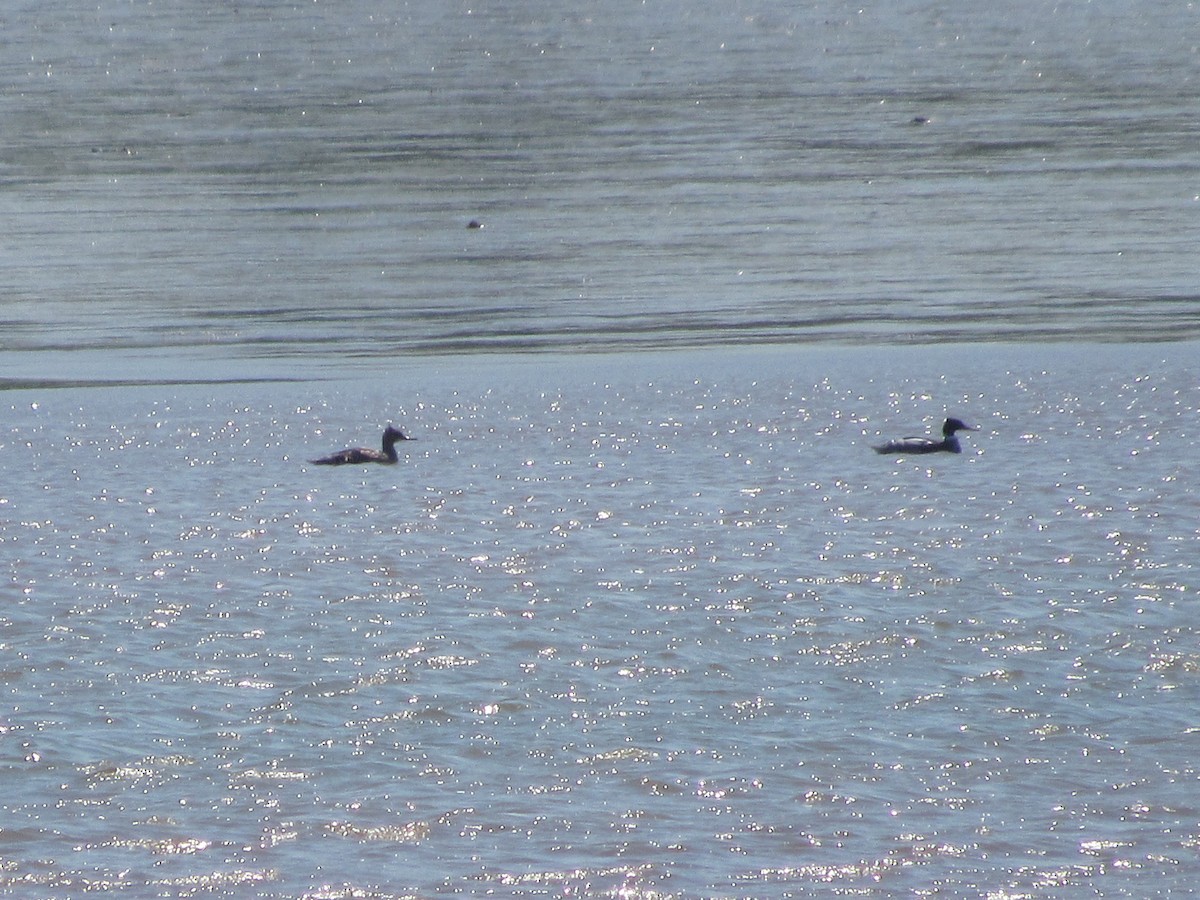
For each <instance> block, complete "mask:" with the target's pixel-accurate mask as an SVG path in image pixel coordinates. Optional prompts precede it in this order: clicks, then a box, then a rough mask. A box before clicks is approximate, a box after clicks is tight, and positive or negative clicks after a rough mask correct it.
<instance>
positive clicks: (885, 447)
mask: <svg viewBox="0 0 1200 900" xmlns="http://www.w3.org/2000/svg"><path fill="white" fill-rule="evenodd" d="M978 430H979V429H978V428H976V427H975V426H973V425H968V424H967V423H966V422H964V421H963V420H962V419H947V420H946V421H945V423H944V424H943V425H942V439H941V440H940V441H935V440H934V439H933V438H927V437H906V438H901V439H900V440H898V441H888V442H887V443H886V444H880V445H879V446H878V447H876V448H875V452H876V453H942V452H945V453H962V445H961V444H959V442H958V438H956V437H955V436H954V432H956V431H978Z"/></svg>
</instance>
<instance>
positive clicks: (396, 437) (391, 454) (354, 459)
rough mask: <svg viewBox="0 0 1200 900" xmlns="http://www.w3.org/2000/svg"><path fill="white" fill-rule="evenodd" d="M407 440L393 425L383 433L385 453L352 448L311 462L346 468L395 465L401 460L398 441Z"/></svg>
mask: <svg viewBox="0 0 1200 900" xmlns="http://www.w3.org/2000/svg"><path fill="white" fill-rule="evenodd" d="M407 440H411V438H407V437H405V436H404V434H403V433H402V432H401V431H400V429H398V428H393V427H392V426H391V425H389V426H388V427H387V430H386V431H384V433H383V452H380V451H379V450H371V449H369V448H367V447H351V448H350V449H348V450H339V451H338V452H337V453H334V454H331V455H330V456H322V457H321V458H320V459H313V460H309V462H311V463H312V464H313V465H314V466H346V465H355V464H358V463H387V464H390V463H394V462H396V461H398V460H399V458H400V457H399V456H397V455H396V441H407Z"/></svg>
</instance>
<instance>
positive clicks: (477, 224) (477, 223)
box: [467, 219, 483, 228]
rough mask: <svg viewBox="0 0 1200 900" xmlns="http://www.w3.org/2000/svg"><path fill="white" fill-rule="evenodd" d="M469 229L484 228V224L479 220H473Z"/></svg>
mask: <svg viewBox="0 0 1200 900" xmlns="http://www.w3.org/2000/svg"><path fill="white" fill-rule="evenodd" d="M467 227H468V228H482V227H483V223H482V222H480V221H479V220H478V219H472V220H471V221H470V222H468V223H467Z"/></svg>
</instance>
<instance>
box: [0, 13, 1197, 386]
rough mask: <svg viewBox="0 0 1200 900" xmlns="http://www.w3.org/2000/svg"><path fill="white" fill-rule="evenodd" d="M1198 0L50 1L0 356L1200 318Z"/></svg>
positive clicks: (25, 369) (12, 92)
mask: <svg viewBox="0 0 1200 900" xmlns="http://www.w3.org/2000/svg"><path fill="white" fill-rule="evenodd" d="M1196 16H1197V13H1196V10H1195V8H1193V7H1192V6H1191V5H1189V4H1181V3H1175V4H1168V5H1166V6H1164V7H1163V8H1161V9H1156V10H1155V11H1154V13H1153V15H1151V14H1149V13H1148V12H1145V11H1143V10H1141V9H1140V8H1138V7H1129V8H1125V7H1120V8H1118V7H1117V5H1116V4H1104V3H1060V4H1052V3H1042V2H1035V0H1025V2H1022V3H1020V4H1018V5H1017V6H1015V7H1011V8H1010V7H1005V8H1003V9H1001V8H998V7H993V6H990V5H988V4H983V3H979V2H968V3H957V4H950V5H945V4H927V3H900V4H878V5H877V6H876V7H875V8H867V7H863V6H862V5H861V4H844V3H840V2H833V0H830V2H817V3H810V4H807V5H803V6H802V7H798V8H796V9H781V8H780V7H779V6H778V4H774V3H759V2H737V3H720V4H694V3H683V2H663V3H659V2H655V3H643V4H637V5H633V6H628V5H622V4H615V3H602V4H593V5H592V6H591V7H589V8H588V9H587V10H580V11H577V12H570V11H564V10H563V9H562V8H561V5H560V4H546V3H541V2H538V3H523V4H519V5H517V6H513V4H507V3H505V4H493V3H483V4H462V3H436V4H435V3H416V4H409V5H407V6H403V7H398V8H396V9H383V8H380V7H379V5H378V4H375V3H364V2H350V3H342V4H338V5H337V7H336V9H334V8H332V7H329V8H327V6H326V5H325V4H320V3H312V4H302V5H299V6H280V5H279V4H274V3H239V4H236V5H217V6H212V5H211V4H207V5H198V4H194V3H180V4H171V5H168V6H162V5H142V4H133V3H128V4H103V5H101V6H99V7H97V8H95V9H89V10H86V11H82V13H81V14H76V12H74V11H71V10H68V9H66V8H59V7H44V6H38V7H36V8H31V9H29V10H27V11H25V12H24V13H22V17H21V18H20V19H19V20H18V19H14V22H17V21H20V22H21V23H22V25H23V26H25V27H14V28H12V29H10V31H9V32H8V33H9V36H10V39H11V41H12V47H11V49H12V52H11V53H10V54H9V55H8V57H7V58H6V61H5V62H4V63H3V64H2V65H0V77H3V78H5V79H6V81H7V83H8V85H9V89H8V90H7V91H6V93H5V99H4V101H3V105H2V106H0V112H2V113H3V115H4V116H5V119H4V121H5V125H6V127H5V129H4V132H3V135H2V136H0V153H2V156H3V158H2V160H0V166H2V168H0V177H2V178H3V184H4V191H3V194H2V197H0V203H3V210H4V215H5V221H6V223H7V225H6V229H5V239H4V246H3V254H2V257H0V263H2V267H3V268H2V271H0V276H2V277H3V282H4V288H5V290H4V296H3V298H2V299H0V304H2V305H0V318H2V319H3V325H4V337H5V339H4V348H5V349H6V350H7V351H9V352H8V353H6V354H4V358H3V360H0V362H2V369H0V375H3V376H6V377H9V378H24V377H38V376H45V375H53V376H54V377H63V376H64V375H66V376H68V377H80V378H89V379H95V378H101V377H104V378H132V377H143V378H144V377H157V378H181V377H195V376H196V375H197V373H199V375H200V377H208V376H209V375H210V374H211V368H212V364H213V360H214V359H221V360H229V359H232V360H234V361H237V363H238V365H239V366H240V367H241V369H243V370H244V369H249V370H250V371H251V372H252V373H255V374H264V373H267V372H270V371H272V370H273V367H272V365H271V364H270V363H271V362H272V361H274V362H276V363H278V364H279V365H280V366H281V367H284V368H292V369H294V368H295V367H297V366H311V365H323V364H326V360H327V359H328V358H329V357H336V358H339V359H346V358H362V357H368V358H372V359H378V358H379V357H381V356H386V355H388V354H396V353H405V354H412V353H445V352H464V351H465V352H475V351H480V350H497V349H500V350H513V349H540V350H547V349H549V350H563V349H578V348H584V349H612V348H617V349H630V348H633V347H645V348H659V347H663V346H670V345H711V344H729V343H732V342H786V343H792V342H811V341H820V342H828V341H837V342H844V343H862V342H886V343H890V344H894V343H909V342H928V341H957V340H971V339H985V340H996V339H1012V340H1030V339H1034V340H1057V339H1069V340H1072V339H1079V338H1087V339H1093V340H1127V339H1139V340H1163V339H1179V338H1191V339H1195V338H1197V337H1200V330H1198V322H1200V300H1198V297H1197V293H1196V288H1195V266H1194V264H1193V256H1194V252H1193V251H1194V246H1193V245H1194V235H1195V234H1196V225H1197V214H1198V212H1200V203H1198V202H1197V196H1198V195H1197V187H1196V185H1197V174H1198V163H1197V157H1196V153H1195V147H1196V146H1197V141H1198V139H1200V133H1198V127H1200V126H1198V125H1197V119H1196V116H1195V102H1194V99H1195V96H1196V87H1197V51H1196V46H1195V41H1194V39H1193V37H1192V35H1193V34H1194V33H1195V31H1196V24H1197V22H1196ZM471 220H477V221H479V222H481V223H482V224H483V225H484V227H483V228H480V229H467V228H466V227H465V226H466V224H467V223H468V222H469V221H471Z"/></svg>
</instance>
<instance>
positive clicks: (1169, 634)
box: [0, 347, 1200, 897]
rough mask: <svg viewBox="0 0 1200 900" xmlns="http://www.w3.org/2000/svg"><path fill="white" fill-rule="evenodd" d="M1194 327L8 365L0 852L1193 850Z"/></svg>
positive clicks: (558, 869) (851, 875) (476, 862)
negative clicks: (897, 442)
mask: <svg viewBox="0 0 1200 900" xmlns="http://www.w3.org/2000/svg"><path fill="white" fill-rule="evenodd" d="M1194 349H1195V348H1194V347H1191V348H1185V347H1181V348H1179V350H1178V351H1172V352H1166V353H1164V352H1163V351H1161V350H1153V349H1148V348H1137V347H1131V348H1125V349H1121V350H1117V349H1114V348H1110V349H1108V350H1105V351H1103V352H1100V351H1097V350H1094V349H1093V350H1091V351H1088V350H1086V349H1085V350H1082V351H1079V352H1063V351H1061V350H1060V351H1056V352H1055V353H1054V354H1047V353H1045V352H1044V351H1036V350H1033V351H1019V350H1015V349H1012V348H1008V349H1005V348H999V347H997V348H990V349H989V348H983V347H979V348H974V349H973V350H971V351H970V352H961V353H952V352H948V351H932V350H930V351H924V352H922V353H920V354H917V353H912V354H905V353H899V352H897V353H893V354H889V355H888V356H887V360H886V361H882V362H881V361H880V360H879V358H878V355H877V354H872V353H867V352H861V351H849V350H846V351H830V352H826V353H820V354H813V353H807V354H805V353H798V352H794V351H793V352H783V351H776V352H769V353H768V352H759V353H748V352H742V353H731V352H729V351H724V352H721V353H713V352H708V353H704V354H698V353H696V354H685V355H682V356H674V357H657V358H654V359H651V358H647V357H638V356H632V357H596V358H594V359H593V360H592V361H590V362H585V363H580V362H579V361H578V360H575V361H571V360H568V359H547V360H543V361H542V362H541V363H539V364H534V363H528V362H527V363H519V362H518V363H512V364H509V365H504V366H501V365H499V364H497V363H495V362H484V363H479V364H475V365H469V364H464V365H460V366H456V367H446V368H444V369H438V368H435V367H433V366H416V367H413V368H411V369H409V370H407V371H405V372H404V373H402V374H401V375H397V376H395V377H392V378H381V379H380V380H378V381H377V382H376V383H372V384H367V385H364V384H361V383H352V382H331V383H327V384H324V385H303V386H300V385H257V386H246V387H242V388H237V389H233V388H227V389H222V390H221V391H219V392H218V393H217V394H216V395H215V396H213V395H212V394H211V392H209V391H207V390H206V389H201V388H188V387H176V388H169V389H163V388H145V389H135V388H122V389H106V388H93V389H70V390H47V389H40V390H31V391H10V392H8V394H7V398H6V403H5V408H6V412H5V423H6V424H5V427H4V431H3V434H2V436H0V441H2V447H0V450H2V453H0V460H2V461H3V462H2V465H3V475H4V478H3V483H4V485H5V486H4V488H3V489H2V490H0V523H2V525H0V546H3V548H4V554H3V557H4V560H5V562H4V567H5V570H6V571H5V578H4V584H5V587H4V594H5V601H6V602H5V604H4V609H3V611H2V612H0V648H2V650H3V654H4V659H5V666H4V683H5V696H6V701H5V704H6V707H7V710H6V712H5V714H4V718H3V722H2V725H0V728H2V729H3V732H2V734H0V753H2V754H3V755H2V769H0V771H3V772H4V783H5V785H6V791H5V796H4V798H3V800H2V801H0V808H2V809H3V825H2V826H0V828H2V829H3V831H2V834H3V839H4V848H5V849H4V868H3V871H2V873H0V883H3V884H4V885H5V886H6V887H7V888H8V889H9V890H10V891H12V892H14V893H18V894H20V893H27V894H28V895H37V896H46V897H50V896H76V895H78V894H80V893H82V892H84V891H93V892H101V893H103V892H106V891H112V892H116V891H120V892H121V893H123V894H125V893H129V892H134V893H139V892H141V893H150V892H155V893H158V894H165V895H172V896H175V895H188V896H190V895H193V894H199V895H201V896H210V895H216V896H246V895H253V896H262V897H294V896H310V897H330V896H334V897H340V896H374V897H394V896H430V895H436V894H442V893H446V894H460V893H483V892H485V891H489V892H493V893H498V894H500V895H508V896H543V895H548V896H564V895H567V894H584V895H604V894H611V893H623V894H629V895H633V896H713V895H721V896H785V895H787V896H794V895H808V894H812V893H834V894H840V893H858V894H865V895H868V896H893V895H895V894H899V893H920V892H930V891H945V892H949V893H954V894H960V895H964V894H967V895H976V894H978V895H984V894H988V895H991V896H1044V897H1049V896H1055V897H1061V896H1094V895H1097V894H1101V895H1104V896H1131V897H1142V896H1147V895H1149V894H1152V893H1155V892H1159V891H1168V890H1171V889H1180V890H1182V889H1184V888H1185V887H1186V888H1188V889H1190V886H1191V882H1192V878H1191V874H1190V873H1191V870H1192V869H1193V868H1194V865H1193V864H1194V861H1195V855H1196V848H1197V845H1198V843H1200V807H1198V806H1197V804H1196V803H1195V802H1194V801H1193V800H1192V799H1191V798H1192V796H1193V794H1194V793H1195V792H1194V790H1193V788H1194V786H1195V782H1196V778H1197V774H1198V773H1197V767H1196V754H1195V746H1196V741H1195V738H1196V735H1195V732H1196V729H1197V727H1198V724H1197V718H1196V709H1197V708H1198V704H1197V701H1198V700H1200V697H1198V696H1197V694H1198V693H1200V679H1198V677H1197V672H1198V671H1200V650H1198V648H1197V642H1196V636H1197V635H1196V627H1195V616H1194V615H1193V612H1194V607H1195V603H1196V601H1197V584H1198V582H1197V579H1196V575H1195V559H1196V558H1197V550H1198V549H1200V547H1198V545H1200V530H1198V529H1197V524H1196V521H1197V520H1196V510H1197V509H1198V508H1200V507H1198V504H1197V496H1196V492H1195V487H1194V484H1193V479H1191V478H1190V476H1189V472H1190V470H1191V468H1192V466H1193V463H1194V459H1195V455H1196V451H1197V448H1198V444H1200V434H1198V432H1197V428H1196V422H1197V415H1198V414H1200V388H1198V384H1200V379H1198V378H1197V375H1198V374H1200V373H1198V370H1197V367H1196V365H1195V362H1194V358H1195V356H1194ZM1184 351H1190V352H1184ZM400 396H403V397H404V398H405V399H404V400H403V401H400V400H398V399H397V398H398V397H400ZM350 408H353V409H355V410H359V409H370V410H387V411H388V414H389V415H390V416H391V417H392V418H393V419H394V420H396V421H399V422H402V423H403V424H404V425H405V427H406V428H408V429H409V430H410V433H411V434H412V435H413V436H414V437H416V438H417V440H416V441H413V442H409V443H406V444H402V445H401V447H402V449H403V453H402V459H401V464H400V465H398V466H396V467H394V468H386V467H376V468H372V469H364V468H362V467H352V468H347V469H333V470H330V469H322V468H317V467H312V466H310V465H309V464H307V463H306V462H305V460H306V459H308V458H309V457H311V456H315V455H317V454H318V453H321V452H324V451H326V450H329V449H334V448H337V447H340V446H343V445H345V444H347V443H357V442H360V441H362V442H365V441H367V440H369V439H373V436H374V435H376V434H377V433H378V430H379V426H380V424H381V423H379V422H376V421H374V420H373V419H371V418H370V417H364V416H363V415H362V414H361V413H359V412H356V413H354V414H348V412H347V410H348V409H350ZM945 409H953V410H955V411H958V412H961V413H963V414H969V415H970V416H971V417H973V418H975V419H976V420H977V421H978V423H979V424H980V425H981V430H980V431H978V432H974V433H971V434H970V435H968V436H967V437H966V439H965V441H966V443H967V444H968V449H967V451H966V452H965V453H964V454H963V455H962V456H957V457H955V456H942V457H937V458H926V459H910V460H906V459H893V458H885V457H880V456H877V455H876V454H875V453H873V452H872V451H871V450H870V446H869V445H870V444H871V443H874V442H876V441H877V440H878V439H879V438H880V437H882V436H886V435H892V434H895V433H898V432H899V433H903V432H906V431H909V430H912V428H914V427H925V426H936V424H937V422H938V421H940V416H941V415H942V413H943V410H945Z"/></svg>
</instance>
